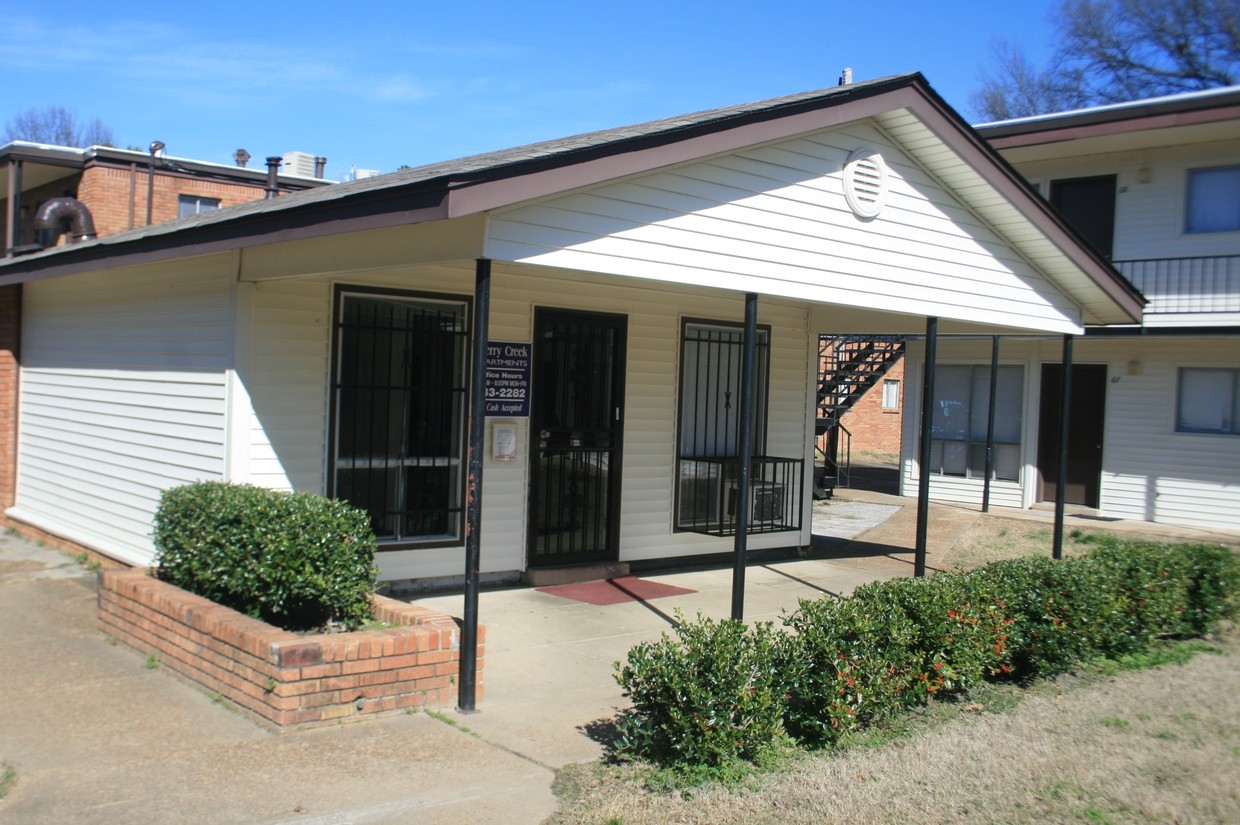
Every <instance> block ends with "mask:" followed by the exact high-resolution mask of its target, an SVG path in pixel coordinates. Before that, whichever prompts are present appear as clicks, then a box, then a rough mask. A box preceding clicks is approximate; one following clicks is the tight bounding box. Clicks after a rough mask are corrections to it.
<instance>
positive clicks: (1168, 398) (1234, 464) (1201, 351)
mask: <svg viewBox="0 0 1240 825" xmlns="http://www.w3.org/2000/svg"><path fill="white" fill-rule="evenodd" d="M1060 347H1061V344H1060V342H1059V341H1057V340H1043V341H1021V340H1007V339H1005V340H1004V341H1003V343H1002V350H1001V351H1002V359H1003V363H1018V362H1020V363H1023V364H1024V365H1025V372H1026V391H1025V396H1026V405H1025V411H1026V421H1025V423H1024V450H1023V456H1024V457H1023V467H1022V477H1021V478H1022V484H1021V485H1015V484H1011V483H1007V482H995V483H994V484H992V487H991V503H992V504H993V505H995V506H1002V507H1027V506H1029V505H1030V504H1032V503H1033V502H1034V501H1036V500H1037V484H1038V477H1037V472H1036V455H1037V443H1036V440H1037V434H1038V422H1037V410H1038V404H1039V395H1038V393H1039V390H1038V380H1039V378H1038V376H1039V375H1040V372H1041V364H1044V363H1050V364H1056V363H1059V360H1060V357H1061V349H1060ZM911 350H912V353H911V355H910V358H909V362H908V364H909V366H908V372H907V373H906V375H907V379H906V380H908V381H909V382H910V384H909V391H910V392H911V393H913V394H912V395H910V396H909V398H910V399H913V398H920V380H921V363H920V360H921V356H920V345H919V344H918V345H916V346H914V347H911ZM988 351H989V344H985V343H980V342H973V343H968V342H949V341H946V340H941V341H940V344H939V363H946V362H948V361H951V360H955V361H957V362H959V361H962V360H965V359H966V358H971V359H972V360H973V362H974V363H979V362H982V361H983V360H984V359H985V358H986V357H987V354H988ZM1073 360H1074V362H1075V363H1078V364H1104V365H1106V367H1107V374H1108V375H1110V376H1111V379H1110V380H1109V381H1108V383H1107V398H1106V405H1105V420H1104V423H1103V426H1104V437H1103V445H1102V474H1101V490H1100V501H1099V508H1098V509H1099V513H1100V514H1101V515H1103V516H1108V517H1115V518H1126V519H1136V520H1139V521H1154V522H1160V523H1164V524H1183V525H1186V526H1195V527H1216V528H1220V529H1227V530H1240V515H1238V514H1240V484H1238V483H1237V482H1238V479H1240V471H1238V469H1237V468H1240V438H1235V437H1232V436H1226V435H1219V434H1213V433H1179V432H1176V431H1175V427H1176V382H1177V376H1178V371H1179V369H1180V368H1182V367H1200V368H1217V369H1230V370H1240V339H1236V338H1202V339H1196V340H1194V339H1192V338H1159V339H1148V338H1143V339H1134V338H1116V339H1109V340H1108V339H1101V338H1088V337H1086V338H1078V339H1077V341H1076V344H1075V351H1074V358H1073ZM915 406H916V404H913V405H910V407H909V408H908V413H909V414H908V415H906V416H905V422H904V423H905V432H904V456H905V460H904V462H903V468H902V469H903V472H902V484H903V491H904V494H905V495H915V494H916V491H917V466H916V449H915V446H914V445H915V443H916V437H917V428H918V425H919V418H918V414H917V412H916V411H915V410H914V407H915ZM981 490H982V482H981V480H980V479H976V480H974V479H961V478H952V479H948V478H940V477H937V476H936V477H932V479H931V484H930V495H931V497H932V498H934V499H935V500H940V501H957V502H967V503H978V502H980V501H981Z"/></svg>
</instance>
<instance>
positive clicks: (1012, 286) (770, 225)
mask: <svg viewBox="0 0 1240 825" xmlns="http://www.w3.org/2000/svg"><path fill="white" fill-rule="evenodd" d="M863 145H871V146H876V147H878V148H880V149H881V151H882V153H883V157H884V159H885V161H886V164H887V166H888V168H889V171H890V174H889V176H888V180H889V183H890V191H889V193H888V196H887V201H886V207H885V208H884V209H883V211H882V212H881V214H880V215H879V216H878V217H877V218H874V219H872V220H863V219H861V218H858V217H857V216H856V215H854V214H853V212H852V211H851V210H850V209H849V208H848V205H847V203H846V201H845V198H844V192H843V184H842V177H843V176H842V170H843V167H844V164H845V162H846V161H847V159H848V156H849V154H850V153H851V152H852V151H853V150H855V149H857V148H858V147H860V146H863ZM487 254H488V255H490V256H493V257H496V258H507V259H511V260H516V261H520V262H528V263H537V264H543V265H549V266H555V267H562V268H567V269H579V270H585V271H591V272H603V273H613V274H618V275H626V276H633V277H639V278H651V279H656V280H662V281H670V282H681V283H686V284H697V285H702V286H719V287H727V288H730V289H737V290H742V291H753V292H758V293H760V294H765V295H779V296H786V297H791V298H804V299H809V300H816V301H824V302H828V303H835V304H845V305H849V306H854V307H859V308H876V309H883V310H889V311H895V312H906V313H910V314H914V315H923V316H924V315H936V316H940V317H943V318H956V319H962V320H971V321H979V322H986V323H993V322H994V320H995V318H996V317H997V316H998V315H1001V316H1002V317H1003V318H1004V320H1005V323H1010V324H1012V325H1014V326H1025V327H1028V328H1032V329H1043V330H1047V331H1055V332H1069V331H1075V329H1076V326H1075V325H1076V324H1077V323H1078V321H1079V312H1078V310H1077V308H1076V307H1075V306H1073V305H1072V303H1071V301H1069V300H1068V299H1067V298H1066V297H1065V296H1064V295H1063V294H1062V293H1061V292H1059V291H1058V290H1056V289H1055V288H1054V287H1052V286H1051V285H1050V284H1049V283H1048V282H1047V281H1046V280H1045V279H1044V278H1043V277H1042V276H1040V275H1039V274H1038V273H1037V271H1036V270H1035V269H1034V268H1033V267H1032V266H1031V265H1030V264H1029V263H1028V262H1027V261H1025V260H1024V259H1023V258H1021V257H1020V256H1019V255H1018V254H1016V253H1015V252H1014V251H1013V249H1012V248H1011V247H1010V246H1009V245H1008V244H1007V243H1006V242H1004V241H1003V240H1002V239H1001V238H1000V237H999V236H998V235H997V234H996V233H995V232H994V231H993V230H991V229H990V228H989V227H988V226H986V225H985V224H984V223H983V222H982V221H980V220H979V219H978V218H977V217H976V216H975V215H974V214H973V213H972V212H971V211H969V210H968V209H966V208H964V207H963V206H962V205H961V204H960V203H959V201H957V200H956V199H955V198H954V197H953V196H952V195H951V193H950V192H948V191H947V190H946V189H945V188H943V186H941V185H940V184H939V183H938V182H937V181H935V180H934V179H933V178H932V177H931V176H929V175H928V174H927V173H926V172H924V171H923V170H922V169H921V168H920V167H919V166H917V165H916V164H915V163H913V162H912V161H911V160H909V158H908V157H907V156H906V155H905V154H904V153H903V152H902V151H901V150H900V149H899V148H897V147H896V146H895V145H894V144H893V143H892V142H891V141H889V140H888V139H887V138H886V137H885V135H884V134H883V133H882V132H881V131H880V130H878V129H877V128H874V127H873V126H868V125H866V124H854V125H851V126H849V127H847V128H841V129H837V130H832V131H826V132H821V133H817V134H814V135H811V136H807V137H802V138H797V139H794V140H788V141H784V142H782V143H779V144H777V145H768V146H763V147H757V148H754V149H750V150H747V151H743V152H738V153H736V154H734V155H728V156H724V157H719V158H715V159H713V160H709V161H702V162H697V163H692V164H687V165H684V166H680V167H676V168H674V169H671V170H667V171H663V172H656V173H652V174H647V175H643V176H639V177H635V178H633V179H631V180H628V181H626V182H622V183H613V184H607V185H604V186H600V187H596V188H594V189H590V190H586V191H582V192H579V193H576V194H570V195H565V196H560V197H555V198H550V199H547V200H545V201H543V202H541V203H536V204H532V205H526V206H521V207H517V208H514V209H511V210H507V211H501V212H499V213H497V214H496V215H494V216H493V217H492V219H491V221H490V223H489V228H488V241H487Z"/></svg>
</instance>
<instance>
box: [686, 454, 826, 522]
mask: <svg viewBox="0 0 1240 825" xmlns="http://www.w3.org/2000/svg"><path fill="white" fill-rule="evenodd" d="M740 468H741V463H740V459H739V458H699V459H687V458H682V459H681V460H680V478H679V481H680V483H679V490H678V491H677V493H678V499H679V505H680V507H679V526H680V528H681V529H682V530H691V531H693V532H695V533H706V534H708V535H712V536H731V535H735V534H736V520H737V516H738V514H739V512H740V508H741V506H742V503H741V502H740V501H739V498H740ZM802 468H803V462H802V461H801V459H796V458H774V457H772V456H754V457H753V458H752V459H750V468H749V478H750V480H749V505H748V506H749V530H748V532H749V533H778V532H782V531H785V530H800V529H801V479H802V475H803V472H802Z"/></svg>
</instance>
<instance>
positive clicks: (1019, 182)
mask: <svg viewBox="0 0 1240 825" xmlns="http://www.w3.org/2000/svg"><path fill="white" fill-rule="evenodd" d="M879 95H881V97H880V96H879ZM789 108H795V109H800V111H793V112H791V113H789V112H784V113H783V114H782V115H781V116H780V117H779V118H778V119H773V118H769V117H763V118H747V119H746V120H747V122H744V123H740V124H737V125H735V126H733V127H732V128H729V129H728V130H727V131H724V132H718V131H716V132H706V133H703V134H700V135H698V136H692V137H689V138H685V137H684V136H683V133H681V139H680V140H679V141H677V142H675V143H669V142H667V141H663V140H661V141H657V142H656V141H652V142H651V143H650V145H648V146H643V147H640V148H635V149H633V150H632V151H630V152H626V153H623V154H610V155H605V156H601V157H598V158H597V159H593V160H587V161H585V162H583V163H579V164H576V165H573V166H569V167H554V168H548V169H545V170H543V171H537V172H534V173H532V174H526V175H522V176H520V177H513V178H502V179H498V180H483V181H478V182H472V181H462V182H460V183H459V184H458V185H457V186H455V187H454V188H452V189H451V190H450V191H449V195H448V203H449V205H448V213H449V215H450V216H451V217H461V216H464V215H469V214H475V213H478V212H485V211H488V210H493V209H499V208H502V207H505V206H511V205H513V204H517V203H521V202H522V201H526V200H532V199H534V198H540V197H547V196H549V195H554V194H556V193H557V192H563V191H566V190H569V189H575V188H579V187H584V186H589V185H592V184H596V183H601V182H605V181H607V180H614V179H616V178H619V177H623V176H627V175H633V174H639V173H641V172H643V171H649V170H651V169H654V168H658V167H662V166H668V165H672V164H675V163H681V162H686V161H692V160H695V159H698V158H702V157H709V156H710V155H714V154H721V153H724V152H728V151H732V150H735V149H739V148H743V147H745V146H752V145H755V144H759V143H765V142H770V141H775V140H779V139H781V138H786V137H791V136H793V135H797V134H802V133H805V132H809V131H813V130H815V129H823V128H829V127H831V126H833V125H836V124H839V123H847V122H851V121H855V120H860V119H864V118H867V117H872V116H874V115H877V114H881V113H883V112H887V111H891V110H893V109H898V108H906V109H909V110H910V111H913V112H914V113H916V114H919V116H920V117H921V119H922V121H923V122H924V123H926V125H927V126H928V127H929V128H930V129H931V130H932V131H933V132H935V134H937V135H938V136H939V137H940V138H941V139H943V140H944V142H947V143H948V144H949V145H954V146H956V147H957V148H958V149H964V148H966V147H967V151H965V152H963V154H965V156H966V160H967V161H968V162H969V164H970V165H971V166H973V168H975V169H978V170H979V171H981V173H982V174H983V176H984V177H986V178H987V179H988V180H989V181H990V183H991V184H992V185H995V186H996V187H997V188H999V189H1000V190H1001V191H1002V192H1003V194H1004V195H1005V197H1007V198H1008V199H1009V200H1014V201H1015V202H1016V203H1018V204H1019V203H1025V204H1027V205H1028V206H1029V207H1030V208H1029V209H1024V210H1022V211H1023V212H1024V213H1025V214H1026V216H1027V217H1030V219H1031V220H1034V221H1035V223H1037V224H1038V225H1039V227H1040V228H1041V229H1042V231H1044V232H1046V233H1047V234H1048V235H1050V236H1051V237H1052V238H1053V239H1055V242H1056V243H1057V244H1058V245H1059V246H1060V248H1061V249H1064V250H1066V251H1068V254H1069V255H1070V256H1071V257H1073V258H1074V259H1076V260H1077V261H1078V263H1081V264H1082V269H1083V270H1084V271H1085V272H1086V274H1088V275H1089V277H1090V278H1091V280H1093V281H1094V282H1095V283H1096V284H1098V285H1099V286H1100V287H1101V288H1102V289H1103V290H1104V291H1105V292H1106V293H1107V294H1108V295H1109V296H1110V297H1111V298H1112V299H1113V300H1115V301H1116V303H1118V304H1120V305H1121V306H1122V307H1123V308H1124V310H1125V312H1127V313H1129V314H1130V315H1131V316H1132V317H1133V319H1134V320H1137V319H1139V318H1140V314H1141V309H1142V307H1144V306H1145V303H1146V301H1145V298H1144V297H1143V296H1142V295H1141V294H1140V292H1138V291H1137V290H1136V288H1135V287H1133V286H1132V285H1131V283H1129V281H1128V280H1127V279H1126V278H1124V277H1123V276H1122V275H1120V274H1119V272H1117V271H1116V270H1115V268H1114V267H1113V266H1112V265H1111V263H1110V262H1109V261H1107V260H1106V259H1105V258H1103V257H1102V256H1101V255H1098V254H1097V253H1096V252H1094V251H1093V250H1092V248H1090V246H1089V245H1088V243H1087V242H1086V241H1084V239H1083V238H1082V237H1081V236H1080V235H1079V234H1078V233H1077V232H1076V231H1075V230H1074V229H1072V227H1071V226H1069V225H1068V224H1067V222H1066V221H1064V220H1063V219H1062V218H1061V217H1060V216H1059V214H1058V213H1057V212H1056V211H1055V210H1053V209H1052V208H1051V207H1050V205H1049V204H1048V203H1046V201H1045V199H1044V198H1043V197H1041V196H1040V195H1039V194H1038V193H1037V191H1036V190H1035V189H1033V187H1032V186H1031V185H1030V184H1029V182H1028V181H1026V180H1025V178H1024V177H1023V176H1022V175H1021V174H1020V173H1019V172H1017V171H1016V170H1015V168H1014V167H1012V165H1011V164H1009V163H1008V162H1007V161H1006V160H1005V159H1004V158H1003V157H1002V156H1001V155H1000V154H999V153H998V152H997V151H996V150H995V149H994V148H993V147H992V146H990V145H989V144H988V143H987V142H986V141H985V140H982V139H981V138H980V137H979V136H978V134H977V132H976V131H975V130H974V129H973V128H972V127H970V126H969V124H968V123H966V122H965V121H964V119H963V118H961V117H960V116H959V114H957V113H956V111H955V110H954V109H952V108H951V106H949V105H948V104H947V102H946V101H944V100H943V98H942V97H940V96H939V95H938V93H937V92H935V91H934V90H933V88H932V87H930V85H929V84H928V83H927V82H926V81H925V79H924V78H923V77H921V76H920V75H909V76H904V77H902V78H900V82H897V83H893V84H890V85H888V86H884V87H883V88H882V89H881V90H878V91H873V92H872V93H871V94H867V95H860V96H857V97H856V98H854V99H849V100H847V101H845V102H843V103H838V104H836V105H834V106H832V107H830V108H825V109H824V108H821V106H819V107H811V106H808V105H805V104H802V105H800V106H797V107H789ZM927 113H928V114H929V115H930V118H929V119H928V118H927V116H926V114H927ZM762 114H765V112H763V113H762ZM936 122H937V123H938V125H937V126H936ZM660 137H662V136H660ZM991 169H993V170H994V172H993V173H991V172H989V170H991Z"/></svg>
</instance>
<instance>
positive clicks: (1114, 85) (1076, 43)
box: [970, 0, 1240, 120]
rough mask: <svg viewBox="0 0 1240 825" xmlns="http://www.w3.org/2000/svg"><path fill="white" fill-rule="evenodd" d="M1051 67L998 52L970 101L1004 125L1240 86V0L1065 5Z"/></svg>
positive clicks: (1071, 1) (1072, 0)
mask: <svg viewBox="0 0 1240 825" xmlns="http://www.w3.org/2000/svg"><path fill="white" fill-rule="evenodd" d="M1055 28H1056V30H1057V32H1058V36H1059V37H1058V42H1059V48H1058V50H1057V52H1056V53H1055V56H1054V57H1053V58H1052V60H1051V64H1050V65H1051V66H1052V67H1053V68H1050V69H1045V70H1042V71H1038V70H1037V69H1035V68H1034V67H1032V66H1030V65H1029V64H1028V61H1026V60H1025V58H1024V56H1023V55H1022V54H1020V53H1019V52H1018V51H1016V50H1014V49H1013V48H1012V47H1011V46H1010V45H1006V44H1003V45H1002V46H1001V47H998V48H996V50H995V54H994V57H993V58H992V64H993V65H992V66H991V68H990V69H989V70H988V74H987V75H986V77H984V79H983V80H982V86H981V89H980V90H979V91H978V92H977V93H976V94H975V95H973V97H972V98H971V101H970V102H971V103H972V105H973V107H974V108H975V109H976V111H977V113H978V114H979V115H981V116H982V117H984V118H986V119H990V120H1002V119H1007V118H1011V117H1021V116H1028V115H1036V114H1045V113H1047V112H1053V111H1061V110H1063V109H1070V108H1079V107H1080V106H1088V105H1097V104H1103V103H1119V102H1123V101H1128V100H1137V99H1140V98H1147V97H1157V96H1159V95H1167V94H1177V93H1181V92H1191V91H1199V90H1202V89H1210V88H1215V87H1218V86H1231V85H1235V84H1236V83H1238V82H1240V0H1062V2H1061V3H1060V5H1059V7H1058V9H1057V11H1056V15H1055Z"/></svg>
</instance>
